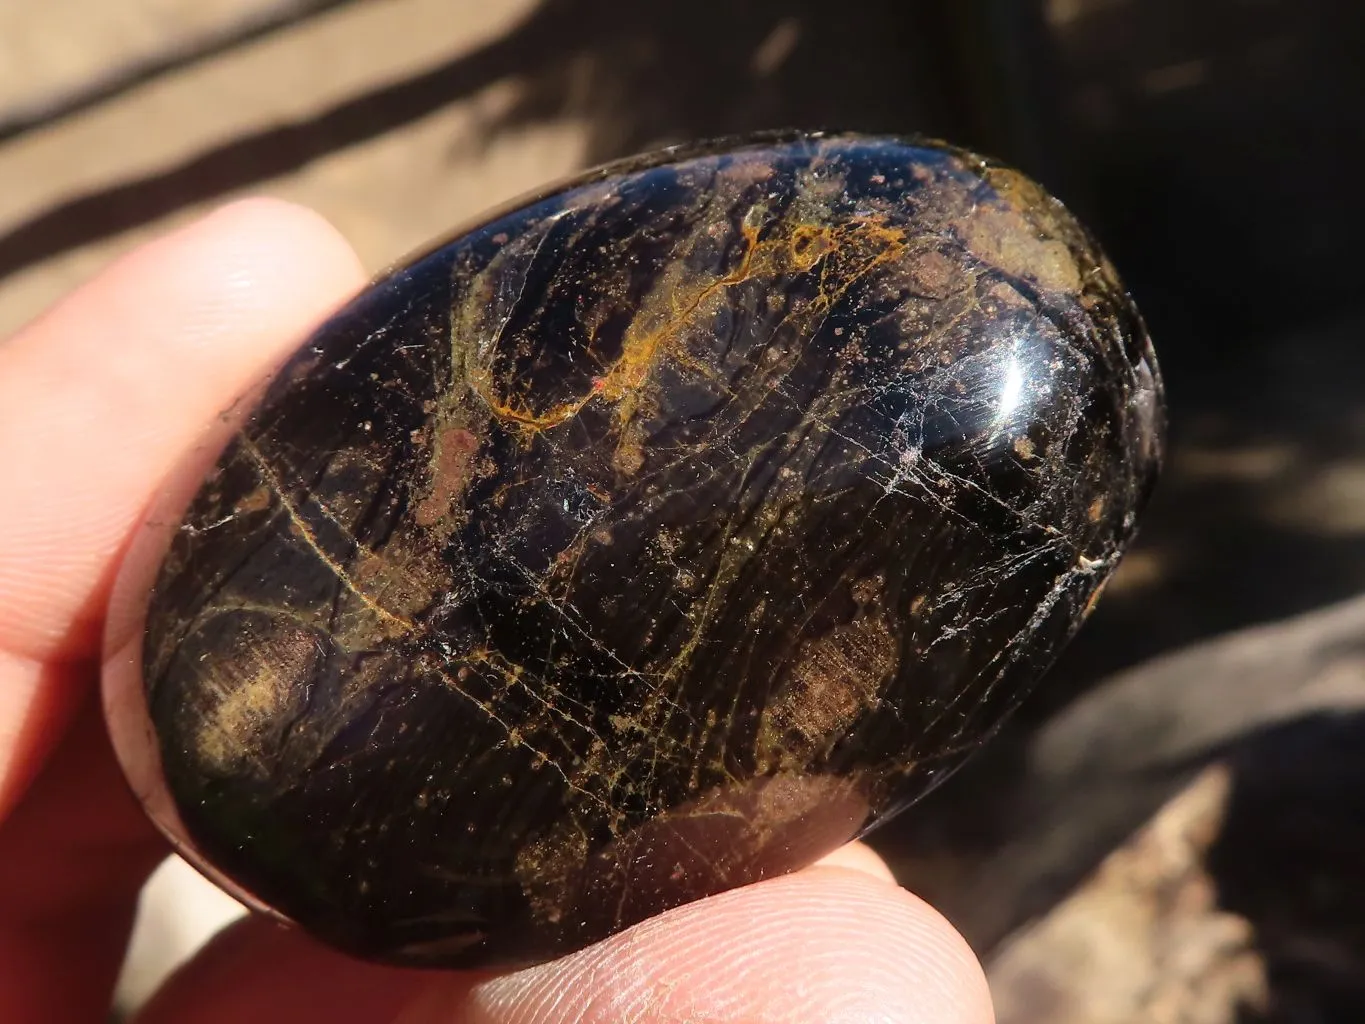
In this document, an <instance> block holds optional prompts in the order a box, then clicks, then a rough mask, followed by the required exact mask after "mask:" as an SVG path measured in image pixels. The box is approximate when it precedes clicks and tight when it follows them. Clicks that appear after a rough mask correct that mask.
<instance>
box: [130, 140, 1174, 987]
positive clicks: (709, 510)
mask: <svg viewBox="0 0 1365 1024" xmlns="http://www.w3.org/2000/svg"><path fill="white" fill-rule="evenodd" d="M1160 435H1161V391H1160V384H1159V379H1158V374H1157V367H1156V362H1155V360H1154V357H1153V354H1152V350H1151V347H1150V345H1149V342H1148V339H1147V337H1146V334H1145V332H1144V329H1143V326H1142V324H1141V321H1140V319H1139V317H1138V314H1137V312H1136V310H1135V309H1134V307H1133V304H1132V302H1131V301H1130V299H1129V297H1128V295H1127V294H1126V293H1125V291H1124V289H1123V287H1122V286H1121V285H1120V283H1119V281H1118V279H1117V277H1116V276H1115V273H1114V271H1113V269H1112V267H1111V266H1110V264H1109V263H1108V262H1107V261H1106V259H1105V258H1104V256H1103V255H1102V254H1101V253H1100V251H1099V250H1098V249H1097V248H1096V246H1095V244H1094V242H1093V241H1091V239H1090V238H1089V237H1088V236H1087V234H1086V233H1085V232H1084V230H1083V229H1082V228H1081V227H1079V226H1078V225H1077V223H1076V222H1075V221H1074V220H1073V219H1072V218H1071V216H1070V215H1069V214H1068V213H1067V212H1066V211H1065V210H1064V209H1063V207H1062V206H1061V205H1060V204H1059V203H1058V202H1056V201H1055V200H1054V199H1052V198H1050V197H1049V196H1047V195H1045V194H1044V193H1043V192H1042V191H1041V190H1040V189H1039V188H1038V187H1037V186H1036V185H1034V184H1032V183H1031V182H1030V181H1028V180H1027V179H1025V178H1024V177H1022V176H1020V175H1019V174H1018V173H1016V172H1014V171H1011V170H1008V169H1006V168H1003V167H1000V166H998V165H995V164H992V163H989V162H986V161H984V160H982V159H980V158H978V157H975V156H972V155H970V154H967V153H964V152H961V151H958V150H955V149H951V148H947V147H944V146H940V145H937V144H930V143H926V142H920V141H907V140H897V139H884V138H864V137H857V136H823V135H789V136H770V137H762V138H758V139H754V140H750V141H748V142H736V141H733V140H731V141H730V142H727V143H724V144H718V145H713V146H706V147H700V148H692V149H683V150H670V151H665V152H663V153H660V154H656V155H653V156H648V157H644V158H641V159H638V160H634V161H629V162H626V163H621V164H616V165H613V166H610V167H607V168H605V169H602V170H599V171H596V172H593V173H590V174H588V175H586V176H584V177H582V178H580V179H578V180H577V181H575V182H573V183H571V184H569V185H566V186H563V187H562V188H559V189H557V190H556V191H553V192H550V193H547V194H545V195H543V196H541V197H540V198H537V199H534V200H532V201H529V202H525V203H523V204H522V205H519V206H517V207H516V208H514V209H511V210H510V211H507V212H501V213H498V214H496V215H493V216H491V217H489V218H488V219H487V220H485V221H484V222H483V223H482V224H480V225H479V226H477V227H475V228H473V229H471V230H468V231H466V232H465V233H463V234H461V235H460V236H459V237H457V238H456V239H455V240H454V241H452V242H449V243H448V244H444V245H442V246H440V247H439V248H436V249H434V250H432V251H431V252H429V253H428V254H426V255H423V256H421V257H420V258H417V259H414V260H412V261H411V262H409V263H408V264H406V265H405V266H403V267H401V268H399V269H398V270H395V271H393V272H392V273H390V274H388V275H387V276H385V277H383V278H382V279H381V280H379V281H378V282H376V283H375V284H374V285H373V286H372V287H371V288H369V289H368V290H367V291H366V292H365V293H364V294H363V295H361V296H360V297H359V298H358V299H356V300H355V301H354V302H352V303H351V304H350V305H349V306H348V307H347V308H346V309H344V310H343V311H342V312H341V313H339V314H338V315H337V316H336V317H335V318H334V319H332V320H331V321H330V322H329V323H327V324H326V325H325V326H324V327H322V328H321V329H320V330H319V331H318V332H317V333H316V334H315V335H314V336H313V337H312V338H311V339H310V340H309V341H308V342H307V344H305V345H304V346H303V347H302V348H301V349H299V351H298V352H297V354H295V355H294V356H293V357H292V358H291V359H290V360H289V362H288V363H287V364H286V365H285V366H284V367H283V368H282V369H281V370H280V372H279V373H278V374H276V375H275V377H274V378H273V379H272V380H271V382H270V383H269V384H268V386H267V387H266V388H265V390H264V394H263V397H262V398H261V399H260V401H259V403H257V404H256V405H255V406H254V411H253V412H252V413H251V414H250V416H249V418H247V419H246V420H245V422H244V424H243V425H242V427H241V429H240V431H239V432H237V433H236V434H235V436H234V437H233V438H232V439H231V440H230V442H229V443H227V445H226V448H225V450H222V452H221V455H220V456H218V461H217V463H216V465H215V466H214V468H212V470H211V472H209V473H208V476H207V479H203V476H202V471H203V466H202V464H201V467H200V469H199V470H197V471H195V472H196V475H195V477H194V485H195V486H197V487H198V492H197V495H196V496H194V498H193V500H192V501H188V495H186V496H185V498H183V499H177V500H178V502H179V503H178V504H176V503H175V501H172V499H170V498H168V499H167V501H168V502H170V505H168V507H171V508H172V509H173V513H172V514H173V519H172V520H171V522H176V521H178V522H179V526H178V527H171V528H165V527H157V526H155V525H153V526H149V528H148V531H147V537H146V538H144V541H143V542H141V546H140V551H141V553H140V554H139V555H138V556H137V557H136V558H135V559H134V560H133V563H136V564H140V565H142V566H143V568H141V569H138V570H136V571H133V570H130V573H131V576H130V577H129V578H131V579H132V580H133V581H134V582H133V583H126V582H125V583H124V584H121V586H122V587H123V591H124V592H133V591H136V590H137V588H138V587H139V586H140V587H142V588H143V590H144V591H145V587H146V585H147V583H149V582H151V579H150V577H151V575H152V570H150V569H148V568H147V566H149V565H151V566H153V568H154V567H155V566H156V565H157V564H159V566H160V567H159V570H157V571H156V572H155V583H154V587H153V588H152V590H151V598H150V603H149V604H147V605H144V607H145V608H146V611H145V629H139V630H138V631H137V632H138V636H139V638H140V645H141V646H140V647H138V645H137V644H135V645H134V648H133V649H132V650H131V651H128V652H125V653H124V655H123V656H121V657H117V656H116V657H114V658H113V659H112V660H111V662H110V670H109V671H108V673H107V680H108V682H107V686H106V699H107V702H108V706H109V712H110V721H111V728H112V731H113V734H114V737H115V742H116V745H117V748H118V750H119V752H120V757H121V758H122V760H123V761H124V763H125V767H126V768H127V769H128V772H129V775H130V778H131V779H132V781H133V783H134V786H135V788H137V790H138V792H139V793H140V794H141V796H142V797H143V799H144V800H145V801H146V802H147V804H148V807H149V809H150V811H151V813H152V814H153V816H154V817H155V818H156V819H157V820H158V822H159V823H160V825H161V826H162V828H163V829H164V830H165V831H166V832H167V833H168V834H169V835H171V836H172V838H173V839H174V840H175V841H176V842H177V844H178V845H179V846H180V848H181V849H182V850H183V851H184V852H185V853H186V854H187V855H188V856H189V857H190V858H191V860H193V861H194V862H195V863H197V864H198V865H199V866H200V867H201V868H203V869H204V870H205V871H206V872H208V873H209V874H210V875H211V876H212V877H215V878H217V879H219V880H220V881H221V882H222V883H223V884H224V885H225V886H227V887H228V888H229V889H230V890H231V891H233V892H235V893H237V894H238V895H240V896H242V897H243V898H245V899H247V900H248V901H249V902H250V903H252V905H254V906H257V907H261V908H266V909H269V910H271V911H273V912H275V913H277V914H278V915H280V916H282V917H284V918H288V919H290V920H293V921H296V922H298V923H299V924H300V925H302V926H303V927H304V928H306V929H308V930H309V931H310V932H312V933H313V934H315V935H317V936H319V937H320V938H322V939H324V940H326V941H328V942H330V943H333V944H335V945H336V946H338V947H340V948H342V949H345V950H348V951H350V952H352V953H355V954H358V955H360V956H364V957H370V958H374V959H378V960H384V961H390V962H395V963H408V964H449V965H465V964H475V963H490V962H504V963H508V962H526V961H532V960H537V959H542V958H546V957H551V956H555V955H558V954H561V953H564V952H566V951H569V950H573V949H576V948H579V947H581V946H584V945H586V944H588V943H591V942H593V941H595V940H597V939H600V938H602V937H604V936H606V935H608V934H611V933H612V932H615V931H617V930H619V929H621V928H623V927H625V926H627V925H630V924H631V923H633V922H636V921H639V920H641V919H642V918H645V917H647V916H649V915H652V914H657V913H659V912H661V911H663V910H666V909H668V908H670V907H674V906H677V905H679V904H682V903H684V902H687V901H689V900H694V899H697V898H699V897H702V896H705V895H707V894H710V893H715V892H718V891H720V890H724V889H727V888H730V887H733V886H738V885H743V884H745V883H748V882H753V881H755V880H757V879H761V878H765V877H769V876H772V875H776V874H779V873H782V872H786V871H791V870H793V869H796V868H800V867H802V866H803V865H806V864H808V863H810V862H811V861H813V860H815V859H816V858H818V857H820V856H821V855H823V854H825V853H826V852H828V851H830V850H832V849H834V848H835V847H837V846H839V845H840V844H842V843H844V842H846V841H847V840H849V839H852V838H853V837H855V836H857V835H859V834H860V833H862V832H864V831H865V830H866V829H867V828H869V827H870V826H872V825H873V824H875V823H876V822H878V821H879V820H881V819H884V818H885V817H886V816H887V815H889V814H891V813H892V812H894V811H895V810H897V809H899V808H901V807H904V806H905V805H906V804H907V803H909V802H911V801H913V800H914V799H916V798H917V797H918V796H920V795H922V794H923V793H924V792H925V791H926V790H927V789H928V788H929V787H931V786H933V785H934V784H935V783H937V782H938V781H940V780H941V779H942V778H943V777H944V776H945V775H946V774H947V773H948V772H949V771H951V770H952V769H953V768H954V767H955V766H956V765H958V764H959V763H960V762H961V761H962V759H963V758H965V757H966V756H967V755H968V754H969V753H970V752H971V751H972V750H973V749H974V748H976V747H977V746H978V745H979V744H980V743H981V742H982V740H983V739H984V738H985V737H987V736H989V735H990V734H991V732H992V731H993V730H995V729H996V727H997V726H998V725H999V724H1000V722H1001V720H1002V717H1003V716H1004V715H1005V714H1006V713H1007V712H1008V711H1009V710H1010V709H1011V708H1012V707H1014V706H1015V705H1016V704H1017V703H1018V702H1019V700H1020V699H1021V698H1022V697H1023V696H1024V694H1025V693H1026V692H1027V691H1028V690H1029V688H1030V687H1031V686H1032V685H1033V683H1034V682H1035V680H1036V679H1037V678H1038V676H1039V674H1040V673H1041V672H1042V671H1043V670H1044V669H1045V668H1046V667H1047V666H1048V664H1049V663H1050V662H1051V661H1052V660H1053V658H1054V657H1055V656H1056V654H1057V653H1058V650H1059V649H1060V647H1061V646H1062V645H1063V644H1064V643H1065V642H1066V640H1067V639H1068V638H1069V637H1070V636H1071V634H1072V633H1073V631H1074V630H1075V629H1076V628H1077V626H1078V625H1079V624H1080V622H1081V620H1082V619H1083V618H1084V616H1085V614H1086V612H1087V611H1088V610H1089V608H1090V606H1091V604H1092V603H1093V601H1094V599H1095V597H1096V595H1097V594H1098V593H1099V590H1100V587H1101V585H1102V584H1103V582H1104V581H1105V579H1106V577H1107V576H1108V575H1109V574H1110V572H1111V571H1112V570H1113V568H1114V566H1115V564H1116V562H1117V561H1118V558H1119V555H1120V553H1121V551H1122V549H1123V547H1124V545H1125V544H1126V543H1127V542H1128V541H1129V539H1130V538H1131V537H1132V535H1133V530H1134V524H1135V521H1136V517H1137V514H1138V512H1139V510H1140V508H1141V507H1142V505H1143V504H1144V502H1145V500H1146V498H1147V495H1148V492H1149V490H1150V489H1151V486H1152V483H1153V479H1154V476H1155V473H1156V469H1157V464H1158V461H1159V449H1160ZM213 454H215V455H217V450H215V451H214V453H213ZM187 472H189V471H187ZM201 481H202V484H201ZM174 491H175V488H174V487H173V488H172V489H171V492H174ZM171 492H168V493H171ZM187 502H188V511H185V508H186V504H187ZM182 516H183V518H182ZM155 519H156V517H154V520H155ZM129 588H132V589H131V590H130V589H129Z"/></svg>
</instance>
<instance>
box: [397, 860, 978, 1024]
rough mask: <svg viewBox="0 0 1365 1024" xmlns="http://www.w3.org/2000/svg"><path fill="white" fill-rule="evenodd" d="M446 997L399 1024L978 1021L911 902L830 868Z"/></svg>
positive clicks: (968, 983) (950, 945)
mask: <svg viewBox="0 0 1365 1024" xmlns="http://www.w3.org/2000/svg"><path fill="white" fill-rule="evenodd" d="M451 995H452V998H458V999H464V998H466V997H467V998H468V999H469V1000H470V1003H471V1005H470V1006H469V1007H468V1008H467V1010H466V1011H465V1014H466V1015H465V1016H461V1015H460V1013H459V1011H457V1010H455V1009H454V1007H453V1006H452V1007H449V1008H448V1010H449V1012H446V1013H442V1012H440V1011H439V1010H438V1009H437V1007H438V1006H439V1001H440V996H439V991H436V992H433V993H430V994H429V999H428V1000H427V1001H426V1002H424V1004H423V1007H424V1008H423V1009H421V1010H418V1011H416V1012H415V1015H414V1016H412V1017H410V1018H406V1019H405V1024H436V1022H437V1021H445V1020H455V1019H459V1020H464V1019H469V1020H471V1021H477V1022H481V1024H551V1022H553V1024H606V1022H608V1021H619V1020H631V1021H638V1022H641V1024H673V1022H678V1024H681V1022H683V1021H694V1020H707V1021H717V1022H721V1021H735V1022H740V1021H742V1022H744V1024H765V1022H772V1024H777V1022H782V1024H802V1022H810V1024H816V1022H818V1024H826V1022H836V1021H850V1022H851V1021H872V1020H875V1021H881V1022H887V1024H989V1022H991V1021H992V1020H993V1019H994V1018H993V1014H992V1010H991V1005H990V997H989V993H988V990H987V988H986V981H985V976H984V973H983V972H982V969H981V966H980V964H979V963H978V961H977V959H976V957H975V956H974V955H973V954H972V952H971V950H970V949H969V948H968V946H967V944H966V942H965V941H964V940H963V939H962V937H961V936H960V935H959V934H958V933H957V932H956V931H955V930H954V929H953V928H952V927H951V926H950V925H949V924H948V923H947V921H945V920H944V918H943V917H942V916H941V915H940V914H938V913H937V912H936V911H934V910H933V909H932V908H930V907H929V906H928V905H927V904H925V903H924V902H923V901H921V900H919V899H917V898H916V897H914V896H912V895H911V894H909V893H908V892H906V891H905V890H903V889H901V888H899V887H898V886H896V885H894V884H892V883H891V882H889V881H887V880H885V879H883V878H879V877H876V873H868V872H866V871H863V870H861V869H857V868H855V869H852V870H850V869H849V867H848V866H846V865H843V864H835V865H826V866H820V867H816V868H813V869H810V870H807V871H804V872H800V873H798V874H796V875H791V876H788V877H786V878H782V879H774V880H772V881H769V882H764V883H762V884H760V885H756V886H751V887H748V888H746V889H742V890H737V891H735V892H732V893H726V894H723V895H721V896H717V897H713V898H711V899H709V900H703V901H700V902H698V903H695V904H691V905H689V906H686V907H681V908H679V909H678V910H675V911H672V912H670V913H668V914H665V915H662V916H661V917H658V918H655V919H654V920H651V921H647V922H644V923H643V924H641V925H638V926H636V927H635V928H633V929H630V930H629V931H627V932H624V933H622V934H621V935H618V936H616V937H614V938H612V939H609V940H607V941H605V942H603V943H599V944H598V945H596V946H593V947H591V948H589V949H586V950H583V951H581V952H579V953H576V954H573V955H571V956H569V957H566V958H564V959H562V960H559V961H556V962H554V963H551V964H544V965H541V966H539V967H535V968H531V969H529V970H526V971H521V972H518V973H516V974H511V975H507V976H505V977H502V978H498V979H495V980H493V981H490V982H487V983H485V984H483V985H481V986H478V987H476V988H475V989H474V990H473V991H472V992H468V990H466V989H463V988H461V989H460V990H458V991H455V992H452V993H451Z"/></svg>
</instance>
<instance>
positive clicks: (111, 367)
mask: <svg viewBox="0 0 1365 1024" xmlns="http://www.w3.org/2000/svg"><path fill="white" fill-rule="evenodd" d="M360 280H361V273H360V269H359V267H358V265H357V263H356V260H355V257H354V255H353V254H352V253H351V251H350V249H349V248H348V247H347V246H346V245H345V244H344V243H343V242H342V241H341V240H340V239H339V238H338V237H337V235H336V234H335V232H333V231H332V229H331V228H329V227H327V226H326V225H325V224H324V223H323V222H322V221H321V220H320V219H319V218H318V217H317V216H316V215H315V214H312V213H310V212H308V211H306V210H302V209H300V208H297V207H293V206H289V205H286V204H283V203H278V202H274V201H267V200H254V201H249V202H246V203H239V204H235V205H233V206H230V207H228V208H226V209H224V210H222V211H220V212H218V213H216V214H214V215H212V216H210V217H208V218H207V219H205V220H203V221H200V222H199V223H196V224H194V225H192V226H190V227H188V228H186V229H184V230H182V231H179V232H177V233H175V234H172V235H170V236H168V237H166V238H163V239H161V240H160V241H157V242H154V243H152V244H151V245H148V246H146V247H144V248H142V249H140V250H138V251H136V252H134V253H132V254H131V255H129V256H127V257H125V258H124V259H122V260H121V261H119V262H118V263H117V264H115V265H114V266H112V267H110V268H109V269H108V270H107V271H106V272H105V273H103V274H101V275H100V276H99V277H98V278H96V279H95V280H93V281H91V282H90V283H89V284H88V285H86V286H85V287H84V288H82V289H81V290H80V291H78V292H76V293H75V294H73V295H72V296H70V297H69V298H68V299H67V300H66V301H64V302H63V303H61V304H60V305H58V306H57V307H55V308H54V309H53V310H51V311H50V312H49V313H47V314H46V315H44V316H43V317H42V318H40V319H39V320H38V321H36V322H35V323H33V324H32V325H30V326H29V327H28V328H26V329H25V330H23V331H21V332H20V333H19V335H17V336H16V337H14V338H12V339H11V340H9V341H8V342H6V343H5V344H4V345H3V346H0V481H2V482H3V485H2V486H3V488H4V491H5V495H6V497H5V501H4V502H0V652H3V653H0V815H3V813H4V809H5V808H6V807H7V806H8V805H9V804H10V803H12V801H13V799H14V797H15V795H16V794H17V792H18V791H19V790H20V789H22V786H23V784H24V782H25V781H26V779H27V777H29V776H30V775H31V769H33V768H35V767H36V765H37V763H38V762H39V760H40V759H41V756H42V754H43V751H44V748H45V747H46V746H49V745H50V743H51V742H52V741H53V739H54V738H55V735H56V734H57V733H58V732H59V731H60V727H61V723H62V722H63V721H64V720H65V718H66V717H67V716H68V715H69V713H70V709H71V707H72V706H73V704H74V700H75V699H76V695H75V694H73V692H72V691H73V689H75V688H76V687H75V684H74V683H71V682H70V681H69V680H68V677H69V676H70V673H61V672H54V671H53V669H52V666H54V665H72V664H84V663H86V662H93V660H94V659H95V657H96V656H97V653H98V651H97V648H98V646H99V641H100V636H99V634H100V621H101V618H102V616H103V613H104V609H105V603H106V600H107V595H108V590H109V585H110V582H111V577H112V575H113V572H114V569H115V564H116V562H117V558H118V555H119V553H120V551H121V549H122V548H123V545H124V544H125V542H126V540H127V539H128V537H129V535H130V533H131V532H132V530H133V527H134V525H135V523H136V521H137V519H138V515H139V513H140V511H141V510H142V509H143V507H144V506H145V505H146V504H147V503H148V501H149V499H150V497H151V494H152V492H153V490H154V489H155V488H156V486H157V484H158V483H159V482H160V481H161V479H162V478H163V477H164V476H165V475H166V474H167V473H168V472H169V471H170V469H171V467H172V466H173V465H174V463H175V461H176V460H177V459H178V458H179V457H181V456H182V455H183V453H184V452H185V451H186V450H187V449H188V448H190V447H191V446H192V445H193V444H194V441H195V438H196V436H197V435H198V434H199V433H200V432H201V431H203V430H204V429H205V424H206V423H212V422H213V420H214V417H215V414H217V413H218V412H220V411H221V410H222V409H224V408H225V407H227V406H228V405H230V404H231V403H232V402H233V400H234V399H235V398H236V397H238V396H239V395H240V394H241V393H242V392H243V391H244V390H246V389H247V388H248V387H250V385H251V384H252V383H253V382H254V381H255V380H256V379H257V378H258V377H259V376H260V375H261V374H262V373H263V372H265V371H266V370H267V369H268V368H269V367H270V366H271V365H272V364H273V363H274V362H276V361H278V360H279V359H281V358H282V357H283V356H284V354H286V353H287V352H288V350H289V349H290V348H291V347H293V346H294V345H296V344H297V343H298V341H299V340H300V337H301V335H302V334H303V332H305V331H306V330H307V329H308V328H309V327H310V326H311V325H313V324H314V323H315V322H317V321H318V320H319V319H321V318H322V317H323V316H324V315H325V314H326V313H327V312H328V311H329V310H330V309H331V308H333V307H334V306H336V305H337V304H338V303H339V302H340V301H341V300H343V299H344V298H345V297H346V296H347V294H348V293H350V292H351V291H352V290H353V289H354V288H355V287H356V286H357V285H358V283H359V282H360Z"/></svg>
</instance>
